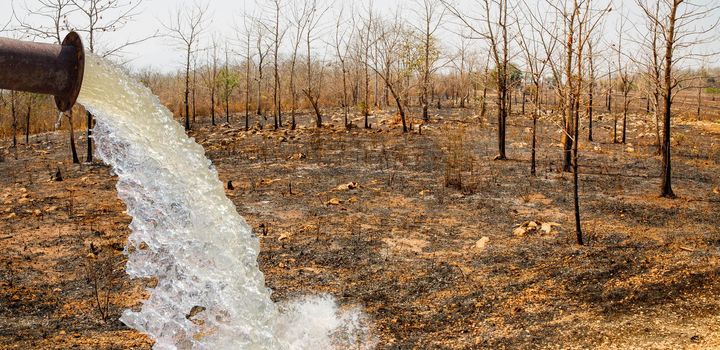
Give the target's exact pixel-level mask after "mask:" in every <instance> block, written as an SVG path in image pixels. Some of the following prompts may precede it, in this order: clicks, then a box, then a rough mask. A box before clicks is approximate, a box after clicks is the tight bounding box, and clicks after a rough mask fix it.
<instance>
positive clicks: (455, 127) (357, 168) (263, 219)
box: [0, 109, 720, 349]
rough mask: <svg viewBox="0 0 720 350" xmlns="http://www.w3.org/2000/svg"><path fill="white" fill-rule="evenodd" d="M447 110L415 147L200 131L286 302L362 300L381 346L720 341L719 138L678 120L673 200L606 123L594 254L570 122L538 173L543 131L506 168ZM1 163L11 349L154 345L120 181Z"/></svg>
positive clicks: (519, 121)
mask: <svg viewBox="0 0 720 350" xmlns="http://www.w3.org/2000/svg"><path fill="white" fill-rule="evenodd" d="M435 113H436V115H435V116H434V118H433V122H431V123H429V124H426V125H424V126H423V127H422V132H421V133H420V132H418V129H417V126H416V127H415V129H414V131H413V132H412V133H409V134H406V135H403V134H402V133H401V132H400V131H399V128H398V126H397V121H396V120H395V119H394V118H392V117H390V116H387V117H382V116H381V117H377V118H375V119H374V120H373V122H374V124H375V126H374V128H373V129H372V130H364V129H357V128H355V129H351V130H346V129H345V128H343V127H342V122H341V121H340V116H339V115H338V116H335V117H334V118H333V119H332V120H330V121H329V122H330V123H332V124H334V125H327V126H326V127H325V128H324V129H322V130H316V129H314V128H311V127H310V126H309V124H308V126H302V127H301V128H300V129H298V130H296V131H290V130H288V131H278V132H275V131H271V130H259V129H258V128H257V127H256V128H255V129H253V130H252V131H250V132H245V131H243V128H242V126H241V125H240V124H239V123H237V124H236V123H233V124H231V125H222V126H210V125H208V123H207V121H205V120H203V124H199V125H198V126H197V127H196V128H195V130H194V131H192V136H193V137H195V138H196V139H197V141H198V142H199V143H201V144H202V145H203V146H204V147H205V148H206V151H207V155H208V157H209V158H210V159H212V160H213V162H214V163H215V165H216V166H217V169H218V171H219V173H220V178H221V180H222V181H223V182H224V183H227V182H228V181H232V189H228V190H227V195H228V196H229V197H230V198H231V199H232V200H233V202H234V203H235V204H236V205H237V208H238V211H239V212H240V213H241V215H243V216H244V217H245V218H246V219H247V220H248V222H249V223H250V224H251V225H252V226H253V228H254V230H255V233H256V234H257V235H258V237H259V238H260V240H261V245H262V252H261V256H260V266H261V269H262V270H263V271H264V272H265V274H266V280H267V284H268V285H269V286H270V287H271V288H272V289H273V290H274V294H273V297H274V298H275V299H276V300H278V301H281V300H286V299H291V298H293V297H297V296H301V295H306V294H317V293H328V294H332V295H334V296H335V297H336V298H337V299H338V300H339V302H340V303H341V304H342V305H346V306H352V305H361V306H362V307H363V308H364V310H365V311H366V312H367V313H368V314H369V315H370V316H371V317H372V318H373V321H374V325H375V329H374V332H375V334H376V335H377V336H378V339H379V341H380V342H379V346H378V348H379V349H535V348H539V349H586V348H597V349H632V348H637V349H685V348H687V349H708V348H716V347H720V299H719V298H718V295H720V294H719V293H720V214H718V213H720V189H718V187H719V186H720V178H719V176H718V174H719V173H720V124H718V123H716V122H708V121H690V120H682V119H679V120H678V121H677V122H676V124H675V130H674V132H675V133H676V135H682V136H681V137H677V138H676V139H675V141H674V151H675V153H674V162H675V163H674V174H675V177H674V187H675V191H676V193H677V194H678V195H679V198H678V199H676V200H668V199H661V198H658V197H657V193H658V185H659V183H658V176H657V175H658V174H659V172H660V169H659V164H660V161H659V159H658V157H657V156H655V155H654V146H653V142H654V136H653V134H652V129H653V126H652V124H651V123H650V119H649V118H645V117H643V116H632V117H631V122H630V128H629V129H628V140H629V142H630V143H631V144H627V145H621V144H613V143H612V142H608V140H612V138H611V136H610V133H609V132H610V130H611V124H610V123H611V120H610V118H609V117H607V116H606V117H605V118H604V120H600V121H598V122H597V124H596V125H597V128H596V130H595V139H596V140H598V141H596V142H592V143H590V142H587V141H584V140H583V142H582V143H581V150H580V152H581V175H580V179H581V182H582V183H581V189H580V190H581V207H582V217H583V225H584V230H585V232H586V234H587V236H588V241H589V244H588V245H587V246H584V247H580V246H577V245H576V244H575V243H574V221H573V220H574V219H573V215H572V197H571V189H572V187H571V186H572V182H571V176H568V175H567V174H565V175H563V174H562V173H560V172H559V171H558V170H559V167H560V156H561V154H560V151H559V150H558V149H559V147H558V145H557V144H558V142H559V138H560V134H559V132H558V131H557V127H556V122H557V121H553V120H548V119H541V121H540V129H539V148H538V175H537V176H536V177H531V176H529V161H528V159H529V154H530V151H529V148H528V144H529V142H530V134H529V132H528V130H529V125H530V121H529V120H528V118H523V117H520V116H515V117H513V118H512V119H511V123H512V125H510V126H509V134H508V140H509V147H508V153H509V156H510V158H511V159H510V160H508V161H504V162H497V161H492V160H491V159H492V157H493V156H494V155H495V154H494V150H495V142H494V136H495V127H494V126H493V125H492V123H491V122H488V121H487V120H485V119H482V118H478V117H477V116H475V115H473V112H472V111H471V110H449V109H446V110H441V111H435ZM307 119H308V122H309V121H310V118H309V117H308V118H307ZM490 119H492V118H490ZM358 121H359V119H357V120H356V124H358V125H360V123H359V122H358ZM584 132H586V131H584ZM6 141H7V140H6ZM6 141H3V144H7V142H6ZM83 142H84V141H83V139H82V137H81V138H80V145H78V148H79V149H84V148H83V145H82V143H83ZM0 152H1V153H2V154H3V158H4V161H3V162H0V215H1V217H2V220H1V221H0V248H1V249H2V252H3V253H2V255H0V348H2V349H149V348H150V347H151V346H152V341H151V340H149V339H148V338H146V337H145V336H143V335H141V334H138V333H137V332H135V331H133V330H130V329H128V328H126V327H125V326H124V325H123V324H122V323H120V322H119V321H117V317H118V316H119V315H120V312H121V311H122V310H123V309H125V308H131V307H135V306H137V305H139V303H140V302H141V300H142V299H143V297H145V296H146V294H145V292H144V286H146V285H152V283H153V282H152V281H138V280H135V281H131V280H129V279H127V278H126V277H125V275H124V273H123V271H122V269H123V262H124V261H123V259H124V256H123V255H122V250H123V247H124V243H125V240H126V238H127V235H128V234H129V231H128V228H127V227H128V224H129V222H130V218H129V217H128V216H127V215H126V214H124V209H125V208H124V205H123V204H122V203H121V202H120V201H119V200H118V199H117V197H116V195H115V189H114V185H115V180H114V178H113V176H112V172H111V170H110V169H109V168H108V167H106V166H104V165H101V164H93V165H87V164H84V165H73V164H71V163H69V162H68V161H67V159H68V158H69V157H68V151H67V142H66V135H65V134H64V133H50V134H43V135H37V136H34V137H32V138H31V143H30V145H22V144H21V145H20V146H19V148H18V150H17V153H15V152H14V151H12V150H10V149H7V148H2V149H0ZM16 156H17V159H16ZM58 170H59V171H60V173H61V175H62V177H63V181H53V180H52V179H51V177H52V176H54V175H55V173H56V172H57V171H58ZM94 286H98V289H99V295H100V298H99V299H100V303H99V304H100V305H101V306H105V305H106V308H105V309H104V308H102V307H101V308H98V307H97V305H98V300H97V299H96V297H95V295H96V293H95V292H94V290H95V288H94ZM108 291H109V293H108ZM103 316H105V317H104V318H105V319H103Z"/></svg>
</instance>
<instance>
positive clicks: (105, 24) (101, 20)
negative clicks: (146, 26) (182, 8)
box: [56, 0, 157, 163]
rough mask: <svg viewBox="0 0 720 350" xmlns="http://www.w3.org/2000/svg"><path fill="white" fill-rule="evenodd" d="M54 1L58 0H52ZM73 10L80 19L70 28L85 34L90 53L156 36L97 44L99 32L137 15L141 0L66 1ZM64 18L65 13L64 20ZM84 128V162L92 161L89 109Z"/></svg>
mask: <svg viewBox="0 0 720 350" xmlns="http://www.w3.org/2000/svg"><path fill="white" fill-rule="evenodd" d="M56 1H58V0H56ZM70 2H71V3H72V4H73V5H74V6H75V8H76V9H77V11H76V12H75V13H78V14H81V15H82V18H83V20H81V21H79V22H84V23H83V24H80V25H73V26H71V28H72V29H73V30H74V31H76V32H80V33H85V34H86V37H87V40H86V42H87V45H88V46H87V47H88V49H89V50H90V52H92V53H96V54H98V55H100V56H102V57H108V56H112V55H115V54H118V53H120V52H122V51H123V50H124V49H126V48H127V47H129V46H132V45H136V44H139V43H141V42H144V41H147V40H149V39H151V38H154V37H157V33H155V34H152V35H149V36H145V37H142V38H140V39H135V40H128V41H125V42H123V43H121V44H118V45H115V46H108V45H107V43H105V44H106V46H105V47H103V48H100V47H98V44H99V40H98V39H99V38H98V37H99V35H100V34H101V33H108V32H116V31H119V30H121V29H123V28H124V27H125V26H126V25H127V24H128V23H129V22H131V21H132V20H133V19H134V18H135V16H136V15H137V14H139V12H140V11H139V9H140V6H141V5H142V3H143V1H142V0H137V1H132V0H70ZM64 20H66V21H67V15H66V18H65V19H64ZM86 117H87V120H86V129H87V159H86V161H87V162H88V163H91V162H92V161H93V153H92V149H93V146H92V127H93V123H94V119H93V116H92V115H91V114H90V112H86Z"/></svg>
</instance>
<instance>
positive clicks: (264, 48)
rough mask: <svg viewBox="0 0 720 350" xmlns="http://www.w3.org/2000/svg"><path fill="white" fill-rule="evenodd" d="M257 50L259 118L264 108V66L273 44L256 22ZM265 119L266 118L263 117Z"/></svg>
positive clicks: (256, 78)
mask: <svg viewBox="0 0 720 350" xmlns="http://www.w3.org/2000/svg"><path fill="white" fill-rule="evenodd" d="M254 27H255V50H256V51H257V57H258V63H257V76H256V77H255V80H256V82H257V112H256V114H257V116H258V117H260V116H263V106H262V87H263V78H264V75H263V73H264V70H263V68H264V65H265V58H266V57H267V55H268V54H269V53H270V46H271V45H272V43H269V42H268V41H267V38H266V36H265V29H264V28H263V26H262V25H261V24H260V23H259V22H258V21H257V20H255V26H254ZM263 117H264V116H263Z"/></svg>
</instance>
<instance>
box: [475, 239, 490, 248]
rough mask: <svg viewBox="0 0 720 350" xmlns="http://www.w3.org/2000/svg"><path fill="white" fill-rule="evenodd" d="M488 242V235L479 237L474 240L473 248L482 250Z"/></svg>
mask: <svg viewBox="0 0 720 350" xmlns="http://www.w3.org/2000/svg"><path fill="white" fill-rule="evenodd" d="M489 242H490V238H489V237H483V238H480V240H478V241H477V242H475V249H477V250H479V251H483V250H485V248H486V247H487V244H488V243H489Z"/></svg>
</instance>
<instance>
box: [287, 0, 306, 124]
mask: <svg viewBox="0 0 720 350" xmlns="http://www.w3.org/2000/svg"><path fill="white" fill-rule="evenodd" d="M293 4H294V5H295V6H293V10H292V26H293V36H292V39H291V46H292V52H291V55H290V114H291V119H292V120H291V125H290V128H291V129H292V130H295V128H296V127H297V121H296V113H297V97H298V96H297V95H298V93H297V74H296V73H297V59H298V50H299V49H300V44H301V43H302V41H303V37H304V34H305V29H306V28H307V24H308V21H307V16H308V13H309V6H308V5H309V3H308V2H294V3H293ZM299 4H302V6H298V5H299Z"/></svg>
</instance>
